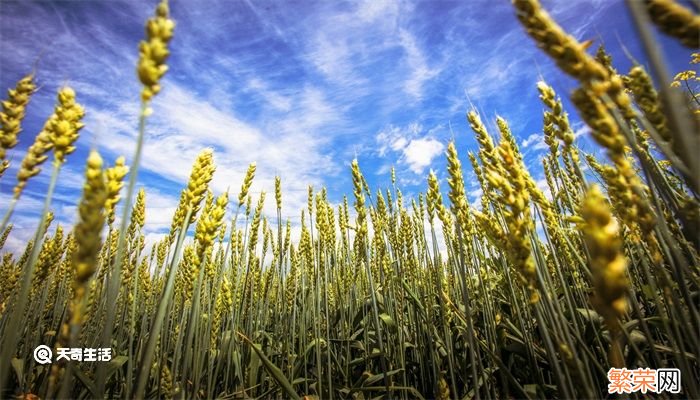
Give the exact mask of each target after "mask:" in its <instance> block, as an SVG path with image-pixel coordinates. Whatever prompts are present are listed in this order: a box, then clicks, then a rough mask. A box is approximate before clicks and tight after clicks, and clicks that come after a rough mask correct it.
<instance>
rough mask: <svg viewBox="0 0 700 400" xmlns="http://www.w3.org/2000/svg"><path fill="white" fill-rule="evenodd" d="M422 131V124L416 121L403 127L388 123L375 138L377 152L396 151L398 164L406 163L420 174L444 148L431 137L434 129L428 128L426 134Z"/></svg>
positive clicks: (386, 153)
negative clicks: (377, 146)
mask: <svg viewBox="0 0 700 400" xmlns="http://www.w3.org/2000/svg"><path fill="white" fill-rule="evenodd" d="M422 132H423V126H421V125H420V124H419V123H417V122H413V123H411V124H409V125H408V126H407V127H405V128H400V127H397V126H393V125H390V126H388V127H387V128H385V129H383V130H381V131H380V132H379V133H378V134H377V136H376V138H375V140H376V142H377V144H378V145H379V148H378V150H377V153H378V155H379V156H380V157H385V156H387V155H388V154H389V153H390V152H391V153H398V155H397V158H398V164H402V165H406V166H407V167H408V169H409V170H411V172H413V173H414V174H422V173H423V171H424V170H425V168H426V167H428V166H430V165H431V164H432V162H433V160H434V159H435V157H437V156H438V155H439V154H440V153H442V151H443V150H444V148H445V146H444V145H443V144H442V143H441V142H440V141H438V140H437V139H435V138H433V137H431V135H432V134H434V133H436V130H435V129H432V130H430V131H429V132H430V134H428V135H424V134H422Z"/></svg>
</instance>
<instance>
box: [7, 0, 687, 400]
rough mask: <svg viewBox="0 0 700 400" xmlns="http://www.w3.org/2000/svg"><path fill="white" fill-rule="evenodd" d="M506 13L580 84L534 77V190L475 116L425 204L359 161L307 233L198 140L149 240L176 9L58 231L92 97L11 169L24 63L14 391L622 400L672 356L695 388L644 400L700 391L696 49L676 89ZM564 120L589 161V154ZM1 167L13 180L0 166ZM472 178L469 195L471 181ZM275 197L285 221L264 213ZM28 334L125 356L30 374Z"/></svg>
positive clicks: (27, 82) (644, 20) (74, 103)
mask: <svg viewBox="0 0 700 400" xmlns="http://www.w3.org/2000/svg"><path fill="white" fill-rule="evenodd" d="M512 3H513V4H512V7H513V10H514V12H515V13H516V15H517V17H518V20H519V21H520V23H521V24H522V26H523V28H524V29H525V30H526V32H527V34H528V35H529V36H530V37H531V38H532V40H533V43H534V45H536V46H537V47H539V48H540V49H541V51H542V52H543V53H544V54H546V55H547V56H548V57H550V58H551V59H552V60H553V61H554V62H555V63H556V65H557V66H558V68H559V69H560V70H561V71H563V72H564V73H566V74H567V75H569V76H570V77H571V78H573V79H575V81H576V82H577V85H578V86H577V88H576V89H575V90H574V91H573V92H572V93H556V92H555V91H554V89H553V88H552V86H551V85H550V84H548V83H547V81H546V79H547V77H546V76H545V77H543V80H542V81H539V82H532V85H533V86H536V87H537V90H538V91H539V97H540V99H541V107H542V109H543V110H544V111H543V114H542V127H541V129H542V132H543V133H544V142H545V144H546V146H547V147H548V151H547V153H546V155H545V156H544V157H543V158H542V159H541V166H542V168H543V170H544V173H545V176H546V183H547V185H546V189H545V190H543V189H542V188H541V187H540V186H538V185H537V184H536V182H535V179H534V178H533V175H532V172H531V171H530V168H529V167H528V166H526V163H525V162H524V160H523V154H522V152H521V150H520V149H519V146H518V142H517V140H516V136H515V134H514V133H512V132H511V129H510V127H509V124H508V122H507V121H506V120H505V119H503V118H500V117H499V118H497V120H496V121H495V122H496V125H495V126H497V127H498V132H489V131H488V129H487V126H489V124H486V123H484V121H482V117H481V116H480V115H479V113H478V112H477V111H476V110H474V109H470V110H465V112H466V122H467V124H468V126H469V127H470V128H471V132H466V133H460V134H470V135H473V136H474V138H475V139H476V141H477V142H478V145H479V148H478V152H473V153H472V152H469V153H467V152H465V151H462V150H461V149H460V148H458V147H459V146H457V145H456V144H455V142H451V143H450V144H449V145H448V146H447V149H446V152H445V158H446V160H447V171H446V175H447V176H448V177H449V178H448V179H447V187H448V189H449V190H448V191H445V192H441V190H440V183H439V180H438V178H437V175H436V173H435V172H433V171H431V172H430V173H429V174H428V175H427V176H426V177H425V181H424V184H423V187H424V191H423V193H419V194H418V195H417V196H415V197H412V198H409V197H404V195H403V193H402V189H401V188H400V187H399V186H398V185H397V182H396V179H395V177H394V176H393V171H392V185H391V186H390V187H388V188H384V187H382V188H378V187H377V188H372V187H369V185H368V183H367V181H366V179H365V177H364V176H363V172H362V170H361V166H360V164H359V162H358V161H357V160H355V161H353V162H352V164H351V165H349V166H348V171H349V174H347V179H348V181H350V180H351V182H352V187H353V189H354V190H353V193H349V194H348V195H347V196H346V197H344V201H343V202H342V204H333V203H332V202H331V201H329V199H328V196H327V190H326V189H325V188H314V187H312V186H309V187H308V205H307V206H306V208H305V209H303V210H294V212H295V213H296V215H298V217H296V218H298V219H297V220H296V221H295V222H296V223H300V224H301V235H300V239H299V240H292V238H291V236H292V235H291V221H290V220H289V219H286V218H283V217H282V216H283V213H282V210H283V204H284V202H285V196H284V186H285V183H284V182H283V181H282V179H281V178H277V179H276V180H275V185H274V200H273V199H272V197H273V196H272V195H273V193H270V195H269V196H268V197H269V198H267V199H266V193H265V192H262V193H253V192H252V191H251V190H250V188H251V185H252V183H253V181H254V179H255V174H256V165H255V164H251V165H250V166H249V168H248V170H247V171H246V174H245V179H244V181H243V182H237V183H236V184H237V185H240V189H238V188H231V191H230V192H224V193H212V190H211V189H210V182H211V180H212V178H213V176H214V175H215V174H216V173H217V171H216V159H217V157H219V156H221V157H224V156H225V155H220V154H217V153H215V152H213V151H212V150H211V149H202V151H201V153H200V154H199V156H198V157H197V158H196V159H195V160H193V165H192V169H191V173H190V178H189V181H188V183H187V186H186V187H185V188H183V189H182V192H181V196H180V202H179V205H178V207H177V210H176V211H175V214H174V215H173V216H172V223H171V229H170V231H169V234H168V235H166V236H165V237H164V238H163V239H162V240H161V241H159V242H158V243H156V244H154V245H152V246H146V241H145V237H144V233H143V227H144V223H145V220H147V219H148V218H149V216H148V215H147V213H146V204H147V202H148V197H149V193H148V189H146V190H143V189H141V190H138V191H137V188H136V182H137V174H138V167H139V164H140V163H141V160H142V159H143V158H147V157H149V154H147V153H144V152H143V148H144V144H143V143H144V140H147V139H145V136H146V135H145V132H146V131H147V130H148V124H147V121H148V119H149V116H150V115H151V114H152V113H153V110H152V108H151V105H152V104H153V103H155V102H158V100H159V93H160V92H161V89H163V90H167V87H163V88H161V81H162V78H163V76H164V75H165V74H166V73H167V72H168V56H169V54H170V43H171V41H174V40H177V38H178V35H179V33H178V32H177V27H176V25H175V23H174V21H173V19H176V17H177V16H171V14H170V10H169V6H168V3H167V0H163V2H161V3H160V4H158V5H157V7H156V9H155V13H154V14H153V15H152V16H151V17H150V18H148V20H147V22H146V36H145V37H144V39H143V41H142V42H141V43H140V44H139V45H138V49H139V60H138V64H137V66H136V72H137V78H138V80H139V82H140V84H141V85H142V91H141V103H140V108H139V110H140V113H139V125H138V126H139V134H138V137H137V141H136V142H135V143H133V148H134V154H133V158H132V159H133V162H132V165H126V162H125V158H123V157H120V158H118V159H117V160H116V161H115V162H114V164H113V165H110V164H108V163H106V162H105V161H104V160H103V159H102V157H101V156H100V153H99V151H98V150H96V149H94V150H92V151H91V152H90V154H89V156H88V157H87V159H86V160H85V176H84V184H83V189H82V197H81V200H80V202H79V204H78V205H77V206H78V208H77V213H78V222H77V224H76V225H75V226H72V227H67V226H62V225H60V224H55V223H54V224H52V220H53V215H52V214H51V212H50V211H49V210H50V209H51V203H52V196H53V193H54V190H55V188H56V186H60V185H61V182H60V181H59V180H58V179H57V177H58V174H59V171H60V170H61V167H62V166H63V165H64V163H65V162H66V159H67V158H68V157H71V153H73V151H74V150H75V145H76V141H78V140H80V131H81V129H82V128H83V122H82V121H83V117H84V115H85V113H86V110H85V109H84V108H83V106H82V105H81V104H80V103H79V101H80V93H79V92H77V91H76V90H74V89H72V88H71V87H68V86H64V87H63V88H61V89H60V91H59V92H58V93H57V97H56V103H55V108H54V110H53V113H52V114H51V116H50V117H49V118H48V119H46V123H45V125H44V127H43V129H42V130H41V131H40V132H39V134H38V135H37V136H36V138H35V141H34V143H33V144H32V145H31V146H30V147H29V148H28V150H27V152H26V154H25V155H24V157H23V159H22V160H17V159H15V160H11V159H10V158H9V157H7V156H6V154H7V151H8V150H9V149H12V148H13V147H14V146H15V145H16V144H17V141H18V139H17V133H18V132H19V130H20V127H21V123H22V120H23V118H24V116H25V111H26V108H27V105H28V103H29V102H30V101H31V97H32V96H33V95H34V94H35V92H37V90H40V88H39V85H38V83H37V82H36V81H35V79H34V78H35V77H34V73H33V72H32V73H29V74H27V75H26V76H25V77H23V78H21V79H20V80H19V81H18V82H17V84H16V87H15V88H12V89H10V90H9V91H8V94H7V97H6V98H5V101H3V102H2V113H0V128H1V130H0V159H1V161H2V164H1V166H0V179H2V180H3V181H4V182H13V185H14V190H13V192H12V200H11V202H10V204H8V205H7V211H6V213H5V215H4V216H3V220H2V226H1V227H0V248H2V246H3V245H4V244H5V241H6V240H7V239H8V237H9V236H11V235H12V234H13V233H12V228H13V218H12V215H13V212H14V210H15V206H16V205H19V207H21V204H22V202H21V196H22V194H23V192H24V189H25V187H26V185H27V182H28V181H30V180H31V179H33V178H34V177H35V176H36V175H38V174H39V173H43V174H50V176H51V180H50V183H49V185H48V188H47V191H46V195H45V198H44V200H45V203H44V206H43V212H42V213H41V215H40V217H39V218H40V220H39V221H38V228H37V230H36V232H35V234H34V235H33V240H30V241H29V242H28V243H26V248H25V249H24V251H23V252H21V253H18V254H13V253H11V252H9V251H4V254H3V255H2V261H1V262H0V397H1V398H20V399H36V398H81V399H84V398H137V399H142V398H148V399H152V398H166V399H172V398H201V399H204V398H222V399H247V398H256V399H267V398H272V399H280V398H284V399H287V398H288V399H302V398H303V399H358V400H359V399H382V398H386V399H391V398H395V399H440V400H445V399H477V400H478V399H508V398H523V399H540V398H561V399H568V398H609V397H612V396H614V395H611V394H609V386H608V384H609V383H610V381H609V370H611V369H615V368H618V369H619V368H627V369H638V368H677V369H678V370H679V371H680V374H681V376H682V390H681V392H680V393H678V394H672V393H658V394H653V396H655V397H659V398H700V361H699V360H698V357H700V338H699V337H698V332H699V331H700V313H699V309H700V256H699V255H698V247H699V246H698V245H699V239H700V236H699V228H700V203H699V200H700V199H699V197H698V195H699V194H700V161H699V160H698V157H697V155H696V152H697V150H698V149H700V147H699V146H698V144H699V142H700V134H699V133H700V125H699V124H700V88H699V87H698V82H699V81H700V78H698V77H697V75H696V74H697V69H698V66H700V53H694V54H693V57H692V59H691V60H689V67H688V68H689V69H688V71H685V72H682V73H680V74H678V75H676V76H675V77H672V76H666V75H667V73H666V72H665V71H664V70H663V68H661V67H660V66H663V62H664V60H663V59H659V58H656V57H655V56H654V55H653V54H651V55H650V59H651V60H652V62H651V67H650V68H649V69H647V67H645V66H642V65H634V66H633V67H632V68H631V69H630V70H629V71H618V70H616V68H615V62H614V61H615V60H612V58H611V57H610V56H609V54H608V53H607V52H606V50H605V48H604V47H602V46H600V47H598V49H597V50H593V49H591V50H589V49H588V48H587V47H588V46H587V45H586V44H585V43H580V42H578V41H577V40H576V39H574V38H573V37H572V36H570V35H569V34H567V32H565V31H564V29H563V28H562V27H561V26H560V25H558V24H557V22H556V21H555V20H554V19H553V18H552V17H551V16H550V15H549V14H548V13H547V12H546V11H545V10H544V9H543V8H542V6H541V5H540V4H539V3H538V1H537V0H513V2H512ZM630 8H631V11H632V15H633V16H635V18H636V19H637V20H636V22H638V23H639V24H641V25H644V24H648V25H649V26H648V27H646V28H644V27H643V28H644V29H651V25H655V26H657V27H658V29H660V30H662V31H663V32H665V33H666V34H668V35H669V36H671V37H673V38H675V39H676V40H678V41H679V42H681V43H682V44H684V45H685V46H687V47H689V48H691V49H697V48H698V46H699V45H700V43H699V42H700V16H698V15H694V14H693V13H692V12H690V11H689V10H688V9H686V8H684V7H683V6H681V5H679V4H677V3H675V2H674V1H672V0H647V1H644V2H642V1H639V2H630ZM144 18H146V17H145V16H144ZM642 40H646V41H647V42H645V45H647V47H648V49H653V48H654V46H655V43H654V42H653V41H649V40H650V39H649V38H644V37H642ZM533 43H530V45H533ZM654 82H656V84H655V83H654ZM561 96H570V99H571V102H572V103H573V105H574V106H575V109H571V110H565V109H564V105H563V103H562V100H561ZM87 112H89V110H88V111H87ZM568 113H572V114H576V115H577V116H578V117H579V118H580V119H581V120H582V121H584V122H585V123H586V124H587V125H588V127H589V128H590V133H589V135H590V137H591V139H592V140H593V141H594V142H595V143H596V145H597V146H598V149H599V150H600V151H599V152H596V153H595V154H593V153H590V152H586V151H584V150H582V149H580V148H579V147H578V146H577V143H576V141H575V140H574V139H575V138H574V131H573V129H572V124H571V123H570V121H569V114H568ZM23 137H24V136H23ZM49 160H51V164H50V166H49V165H48V164H47V161H49ZM10 162H12V163H18V165H20V166H19V169H18V171H19V173H18V175H17V177H14V176H10V175H8V174H4V172H5V171H6V170H8V167H9V165H10ZM20 163H21V164H20ZM465 163H466V164H468V166H467V165H464V164H465ZM469 168H470V169H471V170H472V171H473V172H474V174H475V176H476V177H477V179H478V181H479V184H480V187H481V190H482V191H483V196H482V197H481V204H470V202H469V200H468V196H467V194H466V193H465V175H464V170H466V169H469ZM42 169H45V170H46V171H43V172H42V171H41V170H42ZM235 189H238V191H237V192H235V191H234V190H235ZM271 191H272V190H271ZM265 201H267V202H268V203H269V202H274V204H275V207H276V210H277V215H267V214H266V213H264V212H263V208H264V204H265ZM118 204H119V205H120V206H121V208H119V210H123V215H121V218H117V215H115V214H117V210H118V208H117V205H118ZM231 211H232V212H233V217H232V218H230V219H229V218H227V215H229V214H228V213H230V212H231ZM438 243H443V244H444V246H443V247H442V248H439V246H438ZM40 345H44V346H48V348H49V349H51V350H53V353H54V354H56V353H57V352H58V349H59V348H76V347H81V348H109V349H111V357H110V360H109V361H106V362H97V363H80V362H77V361H65V360H64V361H56V362H52V363H39V362H37V361H36V360H35V356H33V354H35V353H34V350H35V348H37V346H40ZM84 356H85V357H87V353H85V355H84ZM624 396H626V397H628V398H642V397H646V396H647V395H642V394H641V393H633V394H628V395H624Z"/></svg>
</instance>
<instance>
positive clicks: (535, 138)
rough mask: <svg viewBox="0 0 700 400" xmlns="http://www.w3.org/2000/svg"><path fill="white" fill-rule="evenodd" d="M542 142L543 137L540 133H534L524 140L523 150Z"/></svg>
mask: <svg viewBox="0 0 700 400" xmlns="http://www.w3.org/2000/svg"><path fill="white" fill-rule="evenodd" d="M541 140H542V135H540V134H539V133H533V134H531V135H530V136H528V137H527V138H525V139H524V140H523V142H522V145H523V148H524V149H527V148H528V147H530V146H531V145H532V144H533V143H534V144H536V143H537V142H538V141H541Z"/></svg>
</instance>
